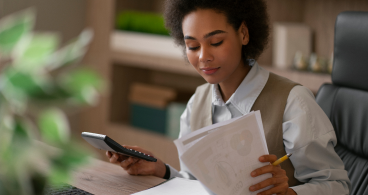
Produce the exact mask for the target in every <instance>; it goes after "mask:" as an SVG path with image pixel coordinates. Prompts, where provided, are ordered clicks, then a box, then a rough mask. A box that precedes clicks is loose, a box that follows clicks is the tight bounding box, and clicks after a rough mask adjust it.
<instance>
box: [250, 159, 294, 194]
mask: <svg viewBox="0 0 368 195" xmlns="http://www.w3.org/2000/svg"><path fill="white" fill-rule="evenodd" d="M276 160H277V157H276V155H264V156H261V157H259V161H261V162H270V163H271V164H270V165H266V166H264V167H261V168H258V169H256V170H254V171H253V172H252V173H251V176H252V177H257V176H259V175H262V174H265V173H271V174H272V177H271V178H268V179H266V180H264V181H262V182H260V183H258V184H255V185H253V186H250V187H249V190H250V191H252V192H254V191H257V190H260V189H262V188H265V187H267V186H270V185H273V188H270V189H268V190H266V191H263V192H260V193H258V195H268V194H270V195H271V194H278V195H285V194H286V195H289V194H290V195H292V194H296V193H295V192H294V190H292V189H291V188H289V184H288V181H289V178H288V177H287V176H286V171H285V170H284V169H282V168H281V166H280V165H276V166H273V165H272V163H273V162H275V161H276Z"/></svg>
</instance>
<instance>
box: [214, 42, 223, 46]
mask: <svg viewBox="0 0 368 195" xmlns="http://www.w3.org/2000/svg"><path fill="white" fill-rule="evenodd" d="M222 42H224V41H220V42H218V43H212V44H211V45H212V46H219V45H221V44H222Z"/></svg>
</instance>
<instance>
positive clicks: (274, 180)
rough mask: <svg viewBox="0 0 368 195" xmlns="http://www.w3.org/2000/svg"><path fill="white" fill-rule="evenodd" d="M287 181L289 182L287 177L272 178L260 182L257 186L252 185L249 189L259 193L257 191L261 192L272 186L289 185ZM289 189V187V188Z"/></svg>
mask: <svg viewBox="0 0 368 195" xmlns="http://www.w3.org/2000/svg"><path fill="white" fill-rule="evenodd" d="M287 181H288V178H287V177H272V178H268V179H266V180H264V181H262V182H259V183H257V184H255V185H252V186H250V187H249V190H250V191H252V192H254V191H257V190H260V189H263V188H265V187H267V186H270V185H275V186H278V185H280V184H284V183H286V184H287ZM288 187H289V186H288Z"/></svg>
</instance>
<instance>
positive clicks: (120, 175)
mask: <svg viewBox="0 0 368 195" xmlns="http://www.w3.org/2000/svg"><path fill="white" fill-rule="evenodd" d="M163 181H165V180H164V179H161V178H157V177H153V176H132V175H129V174H128V173H126V172H125V171H124V169H123V168H121V167H119V166H118V165H115V164H112V163H108V162H104V161H101V160H97V159H92V160H91V164H90V165H88V166H86V167H84V168H80V169H78V170H77V171H75V172H74V174H73V181H72V182H71V183H70V184H71V185H73V186H75V187H77V188H80V189H82V190H85V191H87V192H90V193H92V194H96V195H99V194H123V195H124V194H132V193H135V192H139V191H142V190H145V189H148V188H150V187H152V186H155V185H157V184H159V183H161V182H163Z"/></svg>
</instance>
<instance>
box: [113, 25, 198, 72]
mask: <svg viewBox="0 0 368 195" xmlns="http://www.w3.org/2000/svg"><path fill="white" fill-rule="evenodd" d="M110 47H111V59H112V61H113V62H118V63H120V64H124V65H125V66H135V67H141V68H147V69H151V70H160V71H165V72H173V73H179V74H185V75H192V76H199V75H198V73H197V72H196V70H195V69H194V68H193V67H192V66H191V65H190V64H189V63H187V62H186V61H185V60H184V58H183V52H182V50H181V49H180V48H179V47H178V46H176V45H175V44H174V41H173V39H172V38H171V37H166V36H160V35H151V34H144V33H133V32H126V31H115V32H113V33H112V34H111V39H110Z"/></svg>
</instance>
